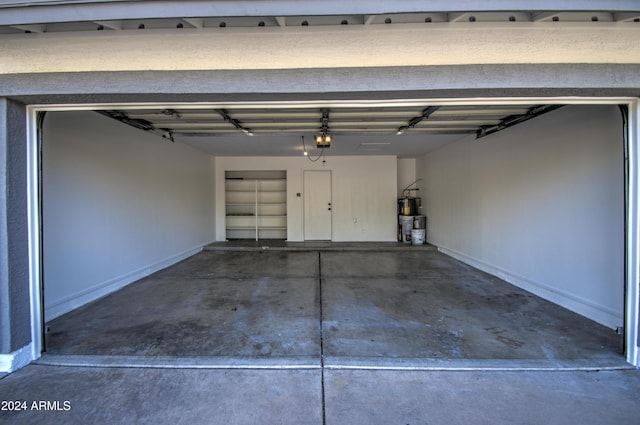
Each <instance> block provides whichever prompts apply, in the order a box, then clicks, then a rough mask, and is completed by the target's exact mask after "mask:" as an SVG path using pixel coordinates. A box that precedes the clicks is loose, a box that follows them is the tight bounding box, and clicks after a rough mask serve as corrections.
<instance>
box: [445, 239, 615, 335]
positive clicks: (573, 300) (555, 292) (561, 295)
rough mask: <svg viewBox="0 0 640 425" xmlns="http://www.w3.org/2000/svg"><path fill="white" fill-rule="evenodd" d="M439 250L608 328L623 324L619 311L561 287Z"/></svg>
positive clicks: (449, 251) (449, 250) (462, 255)
mask: <svg viewBox="0 0 640 425" xmlns="http://www.w3.org/2000/svg"><path fill="white" fill-rule="evenodd" d="M438 251H440V252H442V253H443V254H446V255H449V256H450V257H453V258H455V259H456V260H459V261H462V262H463V263H466V264H468V265H470V266H472V267H475V268H477V269H479V270H482V271H483V272H486V273H489V274H490V275H493V276H496V277H498V278H500V279H502V280H504V281H506V282H509V283H511V284H513V285H515V286H518V287H520V288H522V289H524V290H527V291H529V292H532V293H534V294H536V295H538V296H541V297H543V298H545V299H547V300H549V301H551V302H553V303H555V304H558V305H560V306H562V307H565V308H567V309H569V310H571V311H573V312H575V313H578V314H581V315H583V316H585V317H587V318H589V319H591V320H593V321H595V322H598V323H600V324H601V325H604V326H606V327H608V328H611V329H615V328H616V327H618V326H623V323H624V317H623V315H622V313H618V312H616V311H615V310H613V309H611V308H609V307H606V306H603V305H600V304H598V303H595V302H593V301H591V300H587V299H584V298H581V297H579V296H577V295H574V294H571V293H568V292H565V291H563V290H561V289H557V288H553V287H551V286H548V285H546V284H544V283H541V282H536V281H534V280H531V279H529V278H526V277H524V276H520V275H518V274H517V273H513V272H511V271H509V270H506V269H503V268H501V267H497V266H494V265H492V264H488V263H486V262H484V261H483V260H480V259H478V258H474V257H471V256H469V255H467V254H464V253H462V252H459V251H456V250H454V249H450V248H446V247H442V246H438Z"/></svg>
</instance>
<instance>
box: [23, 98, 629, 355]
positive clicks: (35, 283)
mask: <svg viewBox="0 0 640 425" xmlns="http://www.w3.org/2000/svg"><path fill="white" fill-rule="evenodd" d="M425 102H428V103H429V104H431V105H483V104H487V103H490V104H492V105H530V104H536V103H540V104H562V105H625V106H627V107H628V111H629V115H628V125H627V130H628V139H627V158H625V162H626V164H627V167H626V168H627V173H628V177H627V185H628V192H627V194H625V195H626V198H627V205H628V208H627V214H626V217H625V224H626V234H625V242H624V243H625V248H626V258H625V260H626V267H625V289H626V291H625V292H626V297H625V298H626V299H625V300H624V303H625V311H624V316H625V317H624V326H625V329H626V332H625V347H626V350H625V351H626V352H625V356H626V360H627V362H629V363H631V364H632V365H634V366H636V367H640V347H639V342H640V341H639V335H638V333H639V331H640V326H639V325H640V323H639V322H640V318H639V312H640V306H639V302H640V106H639V99H638V98H635V97H528V98H492V97H482V98H460V99H396V100H373V101H362V100H361V101H353V100H348V101H344V100H335V101H304V102H301V101H292V102H275V103H278V104H282V105H283V106H287V107H289V108H292V107H293V108H296V107H297V108H304V107H310V106H312V105H314V104H317V105H327V104H331V105H334V106H354V107H360V106H362V107H366V106H372V105H375V106H399V105H403V106H416V105H423V104H424V103H425ZM158 104H159V103H124V104H123V103H102V104H45V105H37V104H32V105H27V107H26V110H27V123H26V125H27V184H28V188H27V208H28V218H27V219H28V238H29V286H30V288H29V290H30V302H31V344H29V345H27V346H25V347H24V350H26V351H30V354H31V356H30V357H31V358H30V359H26V358H23V357H21V362H23V361H27V360H28V361H27V362H26V363H25V364H27V363H28V362H29V361H32V360H36V359H38V358H39V357H40V356H41V351H42V347H43V340H44V338H43V330H44V329H43V327H44V326H43V310H42V305H41V302H42V290H41V284H42V279H43V276H42V253H41V246H42V241H41V236H40V231H41V227H42V220H41V217H40V211H41V203H40V199H39V193H40V181H39V179H40V176H41V173H40V165H41V164H40V160H39V149H40V144H39V142H38V139H39V137H38V128H37V115H38V113H39V112H47V111H71V110H95V109H140V108H152V107H157V106H158ZM265 104H269V105H273V104H274V102H227V103H206V105H205V104H203V103H192V102H171V103H162V106H163V107H166V108H171V107H173V108H193V109H197V108H202V107H203V105H204V106H206V107H212V108H224V107H231V106H239V105H241V106H243V107H256V108H259V107H263V106H264V105H265ZM621 183H623V184H624V181H623V182H621ZM29 348H30V350H29ZM20 351H21V352H22V349H21V350H20Z"/></svg>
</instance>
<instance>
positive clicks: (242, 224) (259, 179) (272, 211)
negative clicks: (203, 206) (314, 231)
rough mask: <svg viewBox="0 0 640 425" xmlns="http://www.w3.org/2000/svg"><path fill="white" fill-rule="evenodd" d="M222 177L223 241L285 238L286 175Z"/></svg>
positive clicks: (245, 173) (232, 173)
mask: <svg viewBox="0 0 640 425" xmlns="http://www.w3.org/2000/svg"><path fill="white" fill-rule="evenodd" d="M225 175H226V181H225V191H226V193H225V206H226V214H225V218H226V222H227V225H226V230H227V238H251V239H253V238H255V239H256V240H258V239H260V235H262V236H264V237H266V238H274V237H277V238H286V233H287V215H286V213H287V207H286V206H287V179H286V172H285V171H249V170H247V171H227V172H226V174H225ZM261 232H262V233H261Z"/></svg>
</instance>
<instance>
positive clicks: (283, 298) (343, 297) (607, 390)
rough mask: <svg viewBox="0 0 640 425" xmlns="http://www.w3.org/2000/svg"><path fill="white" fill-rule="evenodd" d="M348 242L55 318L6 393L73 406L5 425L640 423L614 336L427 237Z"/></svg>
mask: <svg viewBox="0 0 640 425" xmlns="http://www.w3.org/2000/svg"><path fill="white" fill-rule="evenodd" d="M251 248H253V249H251ZM325 248H327V249H325ZM343 248H345V247H344V246H341V247H336V246H335V245H331V246H328V247H322V246H308V245H300V246H286V245H282V246H278V247H269V248H268V249H263V248H262V247H261V246H254V247H251V246H249V247H247V246H244V247H238V248H237V249H240V251H225V250H220V251H219V250H217V249H219V247H215V246H214V247H211V249H213V250H212V251H205V252H203V253H201V254H198V255H196V256H194V257H192V258H190V259H188V260H186V261H183V262H181V263H179V264H177V265H175V266H173V267H171V268H168V269H166V270H163V271H161V272H159V273H156V274H154V275H152V276H149V277H148V278H145V279H143V280H141V281H139V282H136V283H134V284H132V285H130V286H128V287H126V288H124V289H123V290H121V291H118V292H116V293H114V294H111V295H109V296H107V297H105V298H103V299H101V300H98V301H96V302H94V303H92V304H90V305H87V306H85V307H83V308H80V309H78V310H76V311H73V312H71V313H69V314H66V315H64V316H62V317H60V318H58V319H55V320H53V321H52V322H51V323H50V326H51V331H50V333H49V334H48V335H47V338H46V341H47V353H46V354H45V355H44V356H43V357H42V359H41V360H39V361H38V362H37V364H32V365H29V366H27V367H25V368H23V369H21V370H19V371H17V372H15V373H13V374H11V375H9V376H7V377H4V378H3V379H1V380H0V399H2V400H10V399H12V400H25V401H28V402H29V403H31V402H32V401H34V400H49V401H54V400H57V401H60V402H61V403H62V402H64V401H69V404H70V405H71V409H70V410H68V411H64V410H63V411H41V410H40V411H38V410H35V411H34V410H27V411H13V412H9V411H1V412H0V422H2V423H29V424H30V423H47V424H50V423H61V424H62V423H64V424H80V423H87V422H91V423H98V424H101V423H105V424H106V423H143V424H146V423H149V424H181V423H185V424H191V423H214V424H218V423H219V424H223V423H224V424H255V423H280V424H390V423H397V424H411V425H416V424H429V425H434V424H467V423H474V424H539V423H545V424H566V423H581V424H609V423H636V422H637V421H638V418H640V403H638V402H637V394H638V393H639V392H640V371H638V370H635V369H633V368H631V367H629V365H627V364H626V363H625V362H624V358H623V356H622V355H621V354H620V353H619V349H620V338H619V337H618V336H617V335H615V333H614V332H613V331H612V330H610V329H607V328H604V327H602V326H600V325H597V324H596V323H594V322H592V321H590V320H587V319H584V318H582V317H580V316H578V315H576V314H574V313H571V312H569V311H567V310H565V309H563V308H560V307H558V306H555V305H553V304H551V303H548V302H546V301H544V300H542V299H540V298H539V297H536V296H534V295H532V294H530V293H527V292H525V291H522V290H520V289H518V288H515V287H513V286H511V285H509V284H507V283H505V282H503V281H501V280H499V279H496V278H493V277H491V276H489V275H487V274H484V273H482V272H479V271H477V270H475V269H473V268H471V267H468V266H466V265H464V264H462V263H460V262H458V261H456V260H453V259H451V258H450V257H447V256H445V255H442V254H440V253H438V252H437V251H434V250H432V249H429V247H419V248H420V249H418V250H414V251H407V250H405V248H406V247H402V249H401V250H394V249H393V247H389V249H388V250H387V251H385V252H381V251H376V250H371V249H369V246H353V247H349V248H350V249H349V250H346V251H345V250H344V249H343Z"/></svg>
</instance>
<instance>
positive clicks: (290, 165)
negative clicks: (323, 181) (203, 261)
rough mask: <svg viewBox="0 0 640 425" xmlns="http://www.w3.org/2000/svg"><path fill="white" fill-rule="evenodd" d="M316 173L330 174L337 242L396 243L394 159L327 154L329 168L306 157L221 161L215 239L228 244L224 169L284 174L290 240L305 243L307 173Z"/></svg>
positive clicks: (217, 171)
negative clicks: (304, 220)
mask: <svg viewBox="0 0 640 425" xmlns="http://www.w3.org/2000/svg"><path fill="white" fill-rule="evenodd" d="M317 169H322V170H331V172H332V208H331V209H332V213H333V232H332V233H333V241H335V242H344V241H395V240H396V231H397V229H396V220H397V218H396V210H397V200H396V191H397V160H396V157H395V156H362V157H357V156H327V162H326V164H325V165H323V164H322V162H315V163H314V162H310V161H309V160H308V159H307V158H305V157H303V156H299V157H217V158H216V206H217V208H216V229H217V235H216V239H217V240H218V241H224V240H225V207H224V204H225V200H224V173H225V171H228V170H286V171H287V240H289V241H303V240H304V226H303V223H304V222H303V219H304V208H303V206H304V203H303V199H304V198H303V196H304V193H303V171H304V170H317ZM298 193H300V195H301V196H300V197H298V196H297V194H298Z"/></svg>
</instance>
